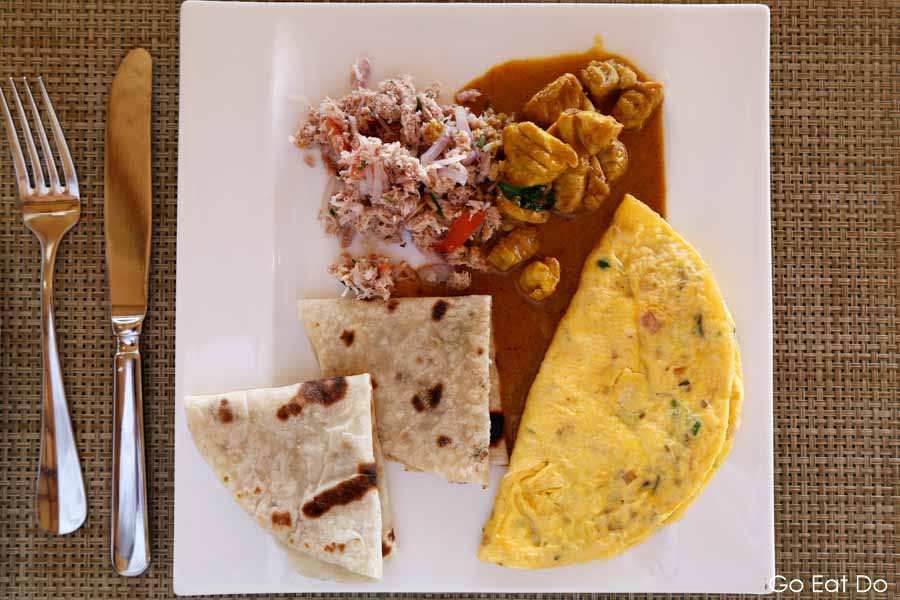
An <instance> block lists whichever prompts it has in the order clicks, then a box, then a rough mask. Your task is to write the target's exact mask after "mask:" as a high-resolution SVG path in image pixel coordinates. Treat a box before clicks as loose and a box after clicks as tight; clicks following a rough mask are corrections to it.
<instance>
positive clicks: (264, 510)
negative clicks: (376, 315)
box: [185, 374, 393, 578]
mask: <svg viewBox="0 0 900 600" xmlns="http://www.w3.org/2000/svg"><path fill="white" fill-rule="evenodd" d="M185 412H186V414H187V422H188V427H189V429H190V430H191V434H192V435H193V437H194V442H195V443H196V444H197V448H198V450H199V451H200V453H201V455H202V456H203V458H204V459H205V460H206V462H207V463H209V465H210V467H212V469H213V471H214V472H215V473H216V475H217V477H218V478H219V481H221V482H222V483H223V484H224V485H225V487H226V488H228V490H229V491H230V492H231V494H232V496H233V497H234V498H235V499H236V500H237V502H238V503H239V504H240V505H241V506H242V507H243V508H244V509H245V510H246V511H247V512H248V513H249V514H250V515H251V516H252V517H253V518H254V519H255V520H256V522H257V523H258V524H259V525H260V526H261V527H263V528H264V529H265V530H266V531H268V532H270V533H271V534H272V535H274V536H275V537H276V538H277V539H278V540H279V541H280V542H281V543H282V544H284V545H285V546H286V547H287V548H289V549H291V550H292V551H295V552H299V553H301V554H303V555H304V556H305V557H309V558H311V559H314V560H315V561H323V562H325V563H329V564H330V565H335V566H336V567H339V569H330V571H334V572H340V571H341V570H345V571H347V572H349V573H354V574H358V575H363V576H366V577H372V578H379V577H381V574H382V552H383V547H384V546H383V542H384V538H385V537H386V536H387V532H386V531H383V530H382V521H383V518H384V519H385V520H386V519H387V517H383V510H384V508H386V507H384V502H385V501H386V493H385V497H384V498H382V490H384V491H386V489H385V488H384V487H383V483H384V476H383V470H382V469H381V468H380V467H379V466H378V465H377V463H376V451H375V448H376V446H375V441H376V440H375V437H374V435H373V426H374V425H373V422H372V386H371V381H370V378H369V376H368V375H365V374H364V375H357V376H353V377H334V378H331V379H323V380H319V381H308V382H305V383H300V384H295V385H290V386H285V387H280V388H270V389H257V390H246V391H238V392H231V393H227V394H215V395H210V396H189V397H188V398H186V399H185ZM379 479H381V482H379ZM379 483H381V484H382V485H379ZM383 536H384V537H383ZM391 537H393V532H392V531H391ZM304 562H305V564H306V565H310V564H312V565H313V567H312V568H310V569H307V570H305V574H308V575H312V576H324V577H327V578H332V577H331V575H329V574H328V572H326V571H325V570H323V572H322V574H320V575H317V573H316V569H315V568H314V565H315V562H312V563H310V561H304Z"/></svg>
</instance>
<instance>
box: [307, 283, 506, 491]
mask: <svg viewBox="0 0 900 600" xmlns="http://www.w3.org/2000/svg"><path fill="white" fill-rule="evenodd" d="M299 315H300V320H301V321H302V323H303V325H304V327H305V328H306V332H307V335H308V336H309V339H310V341H311V343H312V346H313V349H314V350H315V353H316V356H317V358H318V360H319V365H320V367H321V368H322V373H323V374H324V375H326V376H332V375H351V374H354V373H370V374H371V375H372V387H373V389H374V396H375V413H376V422H377V425H378V433H379V437H380V438H381V444H382V446H383V448H384V454H385V456H386V457H387V458H389V459H392V460H396V461H399V462H401V463H403V464H405V465H406V466H407V467H408V468H410V469H413V470H417V471H428V472H432V473H437V474H439V475H441V476H442V477H444V478H445V479H447V480H449V481H453V482H457V483H481V484H482V485H487V481H488V475H489V454H490V451H489V448H490V433H491V431H490V430H491V424H490V415H489V396H490V389H491V381H490V379H491V378H490V365H491V360H490V344H491V299H490V297H489V296H460V297H453V298H396V299H392V300H389V301H387V302H379V301H372V302H362V301H359V300H351V299H332V300H301V301H300V303H299Z"/></svg>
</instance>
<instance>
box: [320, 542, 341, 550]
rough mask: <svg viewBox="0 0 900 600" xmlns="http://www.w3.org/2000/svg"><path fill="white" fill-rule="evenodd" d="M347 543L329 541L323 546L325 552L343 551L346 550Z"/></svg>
mask: <svg viewBox="0 0 900 600" xmlns="http://www.w3.org/2000/svg"><path fill="white" fill-rule="evenodd" d="M346 548H347V544H339V543H337V542H329V543H327V544H325V546H324V547H323V548H322V549H323V550H324V551H325V552H343V551H344V550H346Z"/></svg>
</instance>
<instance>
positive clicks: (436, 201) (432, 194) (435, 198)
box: [428, 192, 444, 217]
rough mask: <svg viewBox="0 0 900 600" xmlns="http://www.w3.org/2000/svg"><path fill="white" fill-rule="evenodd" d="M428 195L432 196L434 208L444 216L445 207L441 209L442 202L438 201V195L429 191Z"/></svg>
mask: <svg viewBox="0 0 900 600" xmlns="http://www.w3.org/2000/svg"><path fill="white" fill-rule="evenodd" d="M428 195H429V196H431V201H432V202H434V209H435V210H436V211H437V213H438V214H439V215H441V217H443V216H444V211H443V209H441V203H440V202H438V199H437V196H435V195H434V193H433V192H428Z"/></svg>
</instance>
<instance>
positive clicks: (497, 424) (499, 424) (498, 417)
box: [491, 410, 504, 446]
mask: <svg viewBox="0 0 900 600" xmlns="http://www.w3.org/2000/svg"><path fill="white" fill-rule="evenodd" d="M503 423H504V418H503V413H502V412H500V411H496V410H492V411H491V446H496V445H497V444H498V443H500V440H502V439H503Z"/></svg>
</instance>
